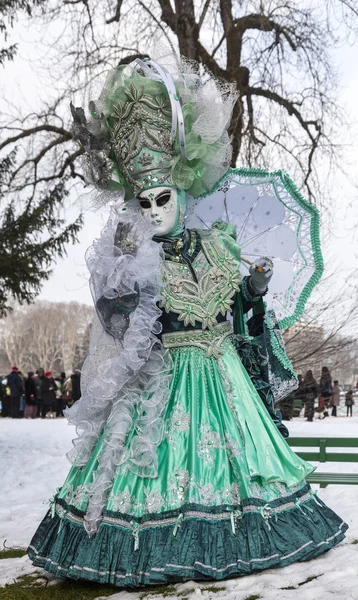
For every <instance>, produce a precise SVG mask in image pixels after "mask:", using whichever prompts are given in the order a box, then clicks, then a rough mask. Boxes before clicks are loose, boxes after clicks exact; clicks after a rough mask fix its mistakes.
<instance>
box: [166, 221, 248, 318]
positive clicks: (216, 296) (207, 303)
mask: <svg viewBox="0 0 358 600" xmlns="http://www.w3.org/2000/svg"><path fill="white" fill-rule="evenodd" d="M200 237H201V248H200V252H199V254H198V255H197V257H196V258H195V260H194V261H193V262H192V263H191V269H192V270H193V271H194V274H195V276H196V279H197V281H195V278H194V276H193V274H192V273H191V270H190V269H189V267H188V266H187V265H186V264H183V263H180V262H175V261H173V260H165V261H164V262H163V265H164V267H163V282H164V287H163V289H162V292H161V293H162V300H161V302H160V304H159V306H160V307H161V308H163V309H164V310H165V311H166V312H167V313H169V312H174V313H176V314H178V315H179V316H178V321H183V322H184V326H187V325H189V324H191V325H193V326H195V322H199V323H201V324H202V328H203V329H211V328H212V327H213V326H214V325H217V316H218V315H219V314H220V313H221V314H222V315H224V316H225V314H226V312H227V311H230V310H231V306H232V304H233V302H234V296H235V294H236V292H238V291H239V287H240V283H241V279H240V275H239V265H238V263H237V261H236V260H235V258H234V257H233V256H232V255H231V254H230V253H229V252H228V251H227V250H226V249H225V248H224V247H223V246H222V245H221V244H220V241H219V239H218V232H217V231H216V230H214V229H212V230H210V231H207V232H206V231H200Z"/></svg>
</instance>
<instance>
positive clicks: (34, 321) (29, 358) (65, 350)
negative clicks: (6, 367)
mask: <svg viewBox="0 0 358 600" xmlns="http://www.w3.org/2000/svg"><path fill="white" fill-rule="evenodd" d="M92 318H93V309H92V308H91V307H90V306H86V305H83V304H79V303H78V302H70V303H65V302H59V303H56V302H45V301H38V302H36V303H35V304H33V305H32V306H29V307H17V308H14V310H13V311H12V312H11V313H10V314H9V315H8V316H7V317H6V318H5V319H3V320H2V321H1V322H0V343H1V345H2V346H3V348H4V350H5V352H6V356H7V359H8V363H10V364H12V365H14V364H16V365H17V366H19V367H20V368H21V369H22V370H23V371H28V370H36V369H37V368H39V367H43V368H44V369H45V370H50V371H63V370H64V371H67V372H70V371H71V370H72V369H73V368H75V367H79V366H80V364H79V358H78V357H79V348H80V349H82V354H81V358H82V359H83V354H84V353H85V352H86V351H87V345H88V344H87V338H88V329H89V327H90V324H91V322H92Z"/></svg>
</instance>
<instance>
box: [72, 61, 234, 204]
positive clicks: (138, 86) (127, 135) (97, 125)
mask: <svg viewBox="0 0 358 600" xmlns="http://www.w3.org/2000/svg"><path fill="white" fill-rule="evenodd" d="M236 98H237V94H236V92H235V88H234V86H233V85H230V84H227V83H225V84H221V83H219V82H218V81H216V80H214V78H213V77H212V76H211V75H210V74H209V73H207V72H206V73H204V74H202V75H200V74H199V65H197V64H195V65H194V66H193V65H192V64H191V63H187V62H183V63H182V64H181V67H180V73H179V72H176V73H172V74H171V73H169V72H168V71H167V70H165V69H164V68H163V67H161V66H160V65H159V64H157V63H155V62H154V61H152V60H149V59H148V60H147V61H145V60H144V61H143V60H139V59H137V60H136V61H134V62H133V63H131V64H130V65H127V66H124V67H123V66H121V67H118V68H117V69H114V70H113V71H111V72H110V73H109V75H108V77H107V80H106V83H105V86H104V88H103V90H102V93H101V95H100V98H99V99H98V100H97V101H95V102H93V101H91V102H90V105H89V108H90V112H91V118H90V119H89V121H88V122H87V120H86V117H85V114H84V111H83V109H80V108H77V109H74V107H72V114H73V117H74V121H75V124H74V134H75V137H77V138H78V139H79V141H80V142H81V143H82V145H83V146H84V148H85V150H86V155H87V167H88V172H89V175H90V179H91V180H92V182H93V183H94V184H95V185H96V186H97V187H99V188H102V189H115V188H116V187H118V185H119V186H121V187H123V188H124V189H125V192H126V199H130V198H131V197H134V196H135V195H136V194H138V192H139V191H140V190H143V189H147V188H149V187H156V186H159V185H169V186H173V187H177V188H180V189H183V190H185V191H186V192H187V193H188V194H189V195H190V196H192V197H194V198H197V197H198V196H200V195H202V194H205V193H207V192H208V191H209V190H211V189H212V187H213V186H214V185H215V183H216V182H217V181H218V180H219V179H220V178H221V177H222V176H223V175H224V173H225V172H226V171H227V169H228V167H229V165H230V158H231V145H230V140H229V136H228V133H227V129H228V125H229V122H230V117H231V113H232V108H233V105H234V103H235V101H236Z"/></svg>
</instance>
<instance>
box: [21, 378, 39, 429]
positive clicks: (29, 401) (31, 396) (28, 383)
mask: <svg viewBox="0 0 358 600" xmlns="http://www.w3.org/2000/svg"><path fill="white" fill-rule="evenodd" d="M34 375H35V374H34V372H33V371H29V372H28V374H27V379H26V380H25V401H26V408H25V415H24V416H25V417H26V419H35V417H36V415H37V396H36V383H35V380H34Z"/></svg>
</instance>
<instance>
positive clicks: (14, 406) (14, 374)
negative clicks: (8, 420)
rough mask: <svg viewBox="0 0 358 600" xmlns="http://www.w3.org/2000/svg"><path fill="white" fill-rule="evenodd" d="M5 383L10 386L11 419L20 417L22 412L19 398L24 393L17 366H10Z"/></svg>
mask: <svg viewBox="0 0 358 600" xmlns="http://www.w3.org/2000/svg"><path fill="white" fill-rule="evenodd" d="M7 385H8V386H9V388H10V396H11V403H10V416H11V417H12V418H13V419H20V418H21V417H23V413H22V412H21V411H20V400H21V396H22V395H23V393H24V382H23V379H22V377H21V375H20V373H19V369H18V367H12V369H11V373H10V374H9V375H8V376H7Z"/></svg>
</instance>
